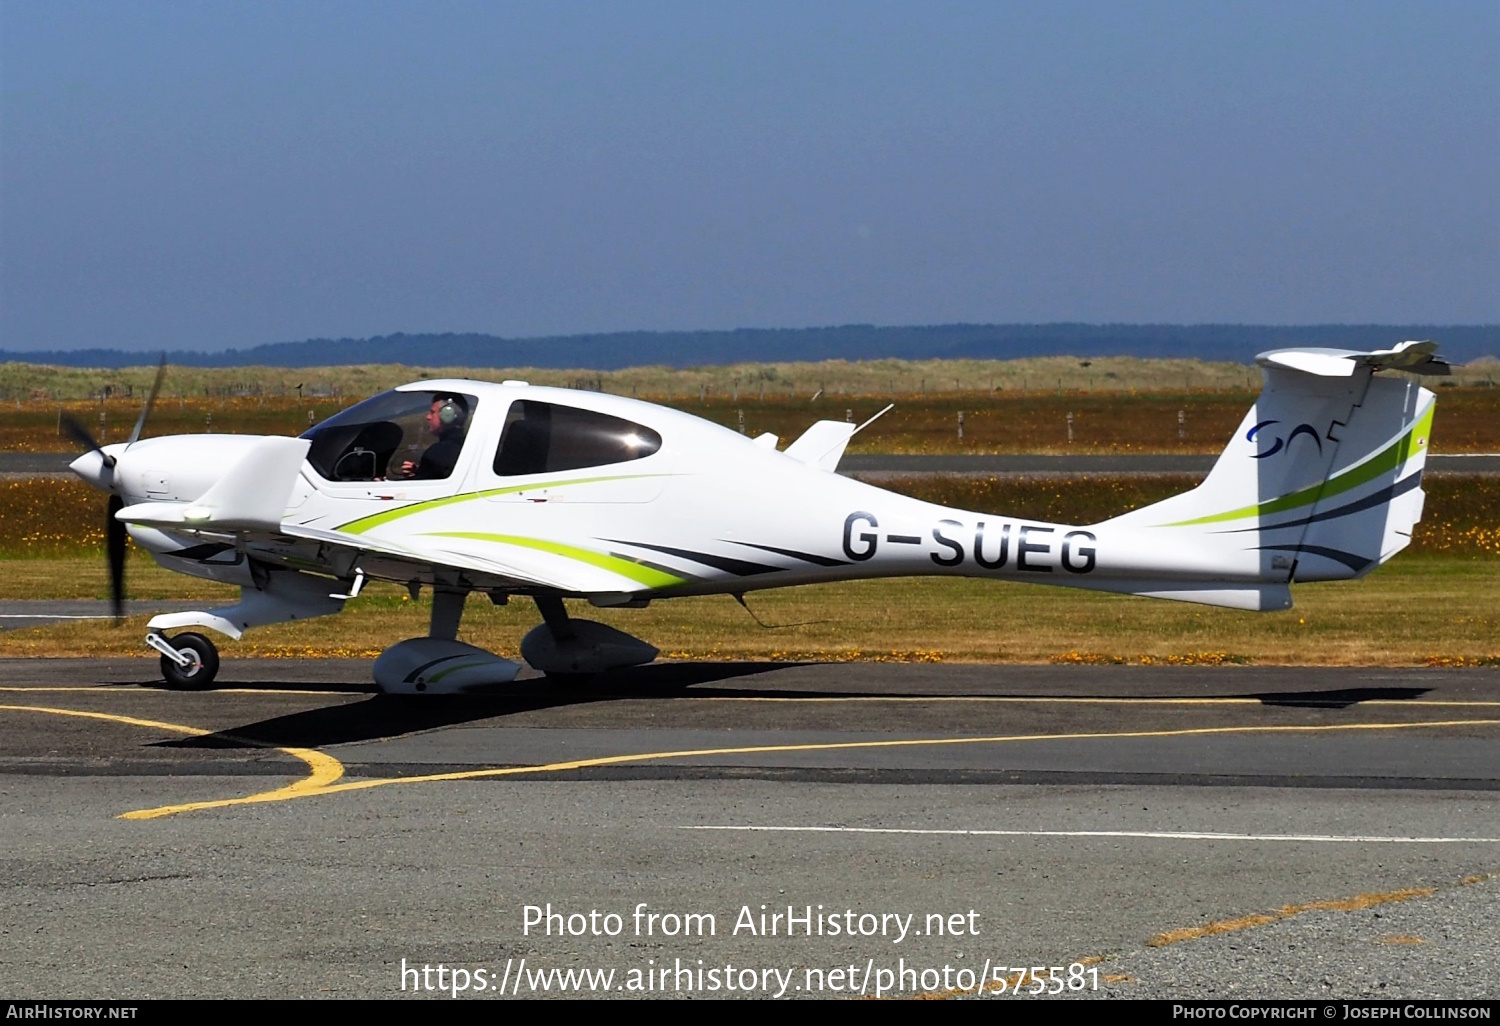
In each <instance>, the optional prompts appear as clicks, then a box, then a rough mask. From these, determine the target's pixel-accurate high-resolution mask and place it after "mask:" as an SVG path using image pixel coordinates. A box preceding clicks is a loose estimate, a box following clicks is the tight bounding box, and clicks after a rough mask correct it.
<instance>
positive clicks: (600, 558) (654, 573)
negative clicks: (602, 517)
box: [424, 531, 687, 588]
mask: <svg viewBox="0 0 1500 1026" xmlns="http://www.w3.org/2000/svg"><path fill="white" fill-rule="evenodd" d="M424 537H428V538H467V539H469V540H470V541H483V542H495V543H497V544H500V545H515V546H518V547H520V548H524V549H536V550H537V551H539V552H549V553H551V554H552V555H554V556H562V557H563V558H564V559H576V560H577V561H578V562H580V563H587V564H589V565H590V566H596V567H598V568H599V569H601V570H608V571H609V572H610V573H613V574H619V575H620V576H621V577H624V578H626V579H627V580H632V581H635V582H636V583H637V584H643V585H645V586H646V587H648V588H670V587H671V586H672V585H674V584H686V583H687V578H685V577H678V576H676V575H674V574H669V573H665V572H663V571H661V570H657V569H656V568H654V567H649V566H644V565H642V564H640V563H635V562H632V561H631V560H628V559H622V558H620V557H619V556H611V555H609V554H608V553H605V552H595V551H594V550H592V549H581V548H579V547H578V546H576V545H564V544H563V543H562V542H554V541H545V540H544V539H541V538H524V537H521V536H520V535H515V534H488V533H486V532H484V531H428V532H426V534H425V535H424Z"/></svg>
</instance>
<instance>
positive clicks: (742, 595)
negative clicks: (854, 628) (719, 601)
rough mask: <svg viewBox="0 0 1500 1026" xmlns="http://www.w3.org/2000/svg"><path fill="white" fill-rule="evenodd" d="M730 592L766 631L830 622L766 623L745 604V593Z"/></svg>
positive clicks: (751, 617)
mask: <svg viewBox="0 0 1500 1026" xmlns="http://www.w3.org/2000/svg"><path fill="white" fill-rule="evenodd" d="M731 594H732V595H733V596H734V600H735V601H736V602H738V603H739V604H740V605H741V606H742V607H743V608H744V610H745V612H747V613H749V614H750V619H752V620H754V621H755V622H756V623H758V624H760V625H761V626H762V627H764V628H765V629H766V630H768V631H779V630H781V629H782V628H783V627H811V626H812V625H813V624H815V623H829V622H831V621H828V620H803V621H802V622H801V623H766V622H765V621H764V620H762V619H761V618H760V617H758V616H756V615H755V610H753V609H751V608H750V607H749V606H748V605H746V604H745V593H744V592H743V591H736V592H731Z"/></svg>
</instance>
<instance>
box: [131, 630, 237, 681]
mask: <svg viewBox="0 0 1500 1026" xmlns="http://www.w3.org/2000/svg"><path fill="white" fill-rule="evenodd" d="M146 644H148V645H150V646H151V647H152V648H154V649H156V650H157V651H158V652H160V653H161V675H162V677H163V678H164V679H165V680H166V682H167V687H169V688H172V689H173V690H176V691H199V690H202V689H203V688H206V687H208V686H210V685H211V684H213V682H214V678H215V677H217V676H218V675H219V650H218V649H217V648H215V647H214V643H213V642H212V641H209V640H208V639H207V638H205V637H204V636H203V635H201V634H193V633H187V634H178V635H176V636H175V637H171V638H169V637H167V636H166V635H165V634H155V633H153V634H148V635H146Z"/></svg>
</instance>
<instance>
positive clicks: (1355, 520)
mask: <svg viewBox="0 0 1500 1026" xmlns="http://www.w3.org/2000/svg"><path fill="white" fill-rule="evenodd" d="M1434 348H1435V347H1433V346H1432V344H1431V343H1406V344H1404V345H1403V346H1399V347H1397V348H1395V349H1392V350H1384V351H1378V352H1373V353H1359V352H1349V351H1344V350H1327V349H1319V350H1277V351H1275V352H1270V353H1263V354H1261V355H1260V356H1259V357H1257V362H1259V363H1260V364H1261V365H1262V366H1263V367H1264V368H1265V387H1264V389H1263V391H1262V392H1261V395H1260V397H1259V398H1258V399H1257V400H1256V403H1255V405H1254V406H1253V407H1251V409H1250V412H1249V413H1248V414H1246V416H1245V419H1244V420H1243V421H1242V422H1241V424H1240V426H1239V428H1238V429H1237V430H1236V431H1235V435H1234V438H1233V439H1232V440H1231V441H1230V443H1229V445H1228V447H1227V448H1225V450H1224V452H1223V454H1222V455H1221V456H1220V457H1219V460H1218V462H1217V463H1215V464H1214V468H1213V470H1212V471H1211V472H1210V473H1209V475H1208V477H1207V479H1206V480H1204V482H1203V484H1201V485H1200V486H1198V487H1197V488H1195V489H1193V490H1192V491H1190V492H1185V493H1183V494H1181V495H1176V496H1173V497H1172V498H1170V499H1167V500H1165V501H1163V502H1159V503H1156V504H1155V505H1153V506H1147V507H1145V508H1143V509H1138V510H1134V511H1133V512H1131V513H1127V514H1125V515H1124V516H1122V517H1118V518H1116V519H1115V520H1111V521H1109V524H1110V525H1111V526H1118V527H1130V528H1134V529H1141V530H1145V531H1147V532H1149V533H1151V534H1156V533H1157V532H1162V535H1163V538H1162V540H1163V541H1167V540H1169V539H1168V538H1167V537H1166V535H1165V532H1168V531H1179V532H1190V533H1192V534H1193V535H1194V536H1195V538H1196V540H1197V541H1198V542H1199V543H1204V542H1208V543H1210V544H1212V545H1213V546H1214V547H1216V548H1220V547H1222V549H1223V551H1224V553H1225V556H1226V558H1230V557H1231V556H1238V557H1239V558H1240V559H1243V558H1245V557H1246V556H1247V555H1249V554H1250V553H1255V554H1257V556H1258V559H1259V561H1260V567H1261V579H1262V580H1266V581H1290V580H1294V579H1295V580H1299V581H1319V580H1341V579H1346V578H1350V577H1359V576H1362V575H1363V574H1365V573H1368V572H1369V571H1370V570H1372V569H1374V568H1375V567H1376V566H1378V565H1380V564H1381V563H1383V562H1384V561H1385V560H1387V559H1389V558H1390V557H1391V556H1393V555H1395V554H1396V553H1397V552H1399V551H1400V550H1401V549H1403V548H1405V547H1406V545H1407V544H1408V543H1409V542H1410V540H1411V532H1412V527H1413V525H1415V524H1416V522H1417V520H1418V519H1419V518H1420V517H1421V515H1422V500H1423V492H1422V489H1421V483H1422V468H1423V466H1424V464H1425V462H1426V458H1427V443H1428V438H1429V436H1430V434H1431V429H1432V414H1433V407H1434V404H1435V401H1436V397H1435V396H1434V395H1433V393H1432V392H1429V391H1428V390H1427V389H1425V388H1422V387H1420V386H1419V385H1417V384H1415V383H1413V382H1410V381H1406V380H1402V379H1394V378H1383V377H1375V376H1374V373H1375V371H1377V370H1379V369H1381V368H1382V367H1386V366H1396V367H1400V368H1402V369H1407V370H1413V371H1417V372H1419V373H1442V372H1443V371H1445V370H1446V369H1447V365H1446V364H1443V363H1442V362H1441V361H1439V360H1437V359H1436V357H1435V356H1433V352H1432V351H1433V349H1434Z"/></svg>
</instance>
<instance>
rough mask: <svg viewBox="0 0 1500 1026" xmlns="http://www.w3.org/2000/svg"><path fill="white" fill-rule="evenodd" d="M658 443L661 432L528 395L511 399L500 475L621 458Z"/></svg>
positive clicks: (638, 454) (551, 470) (657, 446)
mask: <svg viewBox="0 0 1500 1026" xmlns="http://www.w3.org/2000/svg"><path fill="white" fill-rule="evenodd" d="M660 448H661V435H659V434H657V433H656V432H655V431H652V430H651V429H650V428H648V427H643V426H642V425H640V424H632V423H631V422H630V421H628V420H622V419H621V418H619V417H611V416H609V415H608V414H604V413H595V412H594V411H593V410H579V409H575V408H573V407H571V406H557V405H555V404H553V403H541V402H536V401H534V400H531V399H518V400H516V401H515V402H513V403H511V406H510V411H509V412H508V413H507V415H506V418H505V430H504V432H503V433H502V434H501V436H500V448H499V450H498V451H496V453H495V473H496V474H498V475H499V476H501V477H520V476H522V475H525V474H551V473H556V472H557V471H560V470H580V469H582V468H584V467H602V466H607V465H608V464H611V463H625V462H628V461H630V460H638V459H641V458H642V457H645V456H650V455H651V454H652V453H654V452H656V451H657V450H658V449H660Z"/></svg>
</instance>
